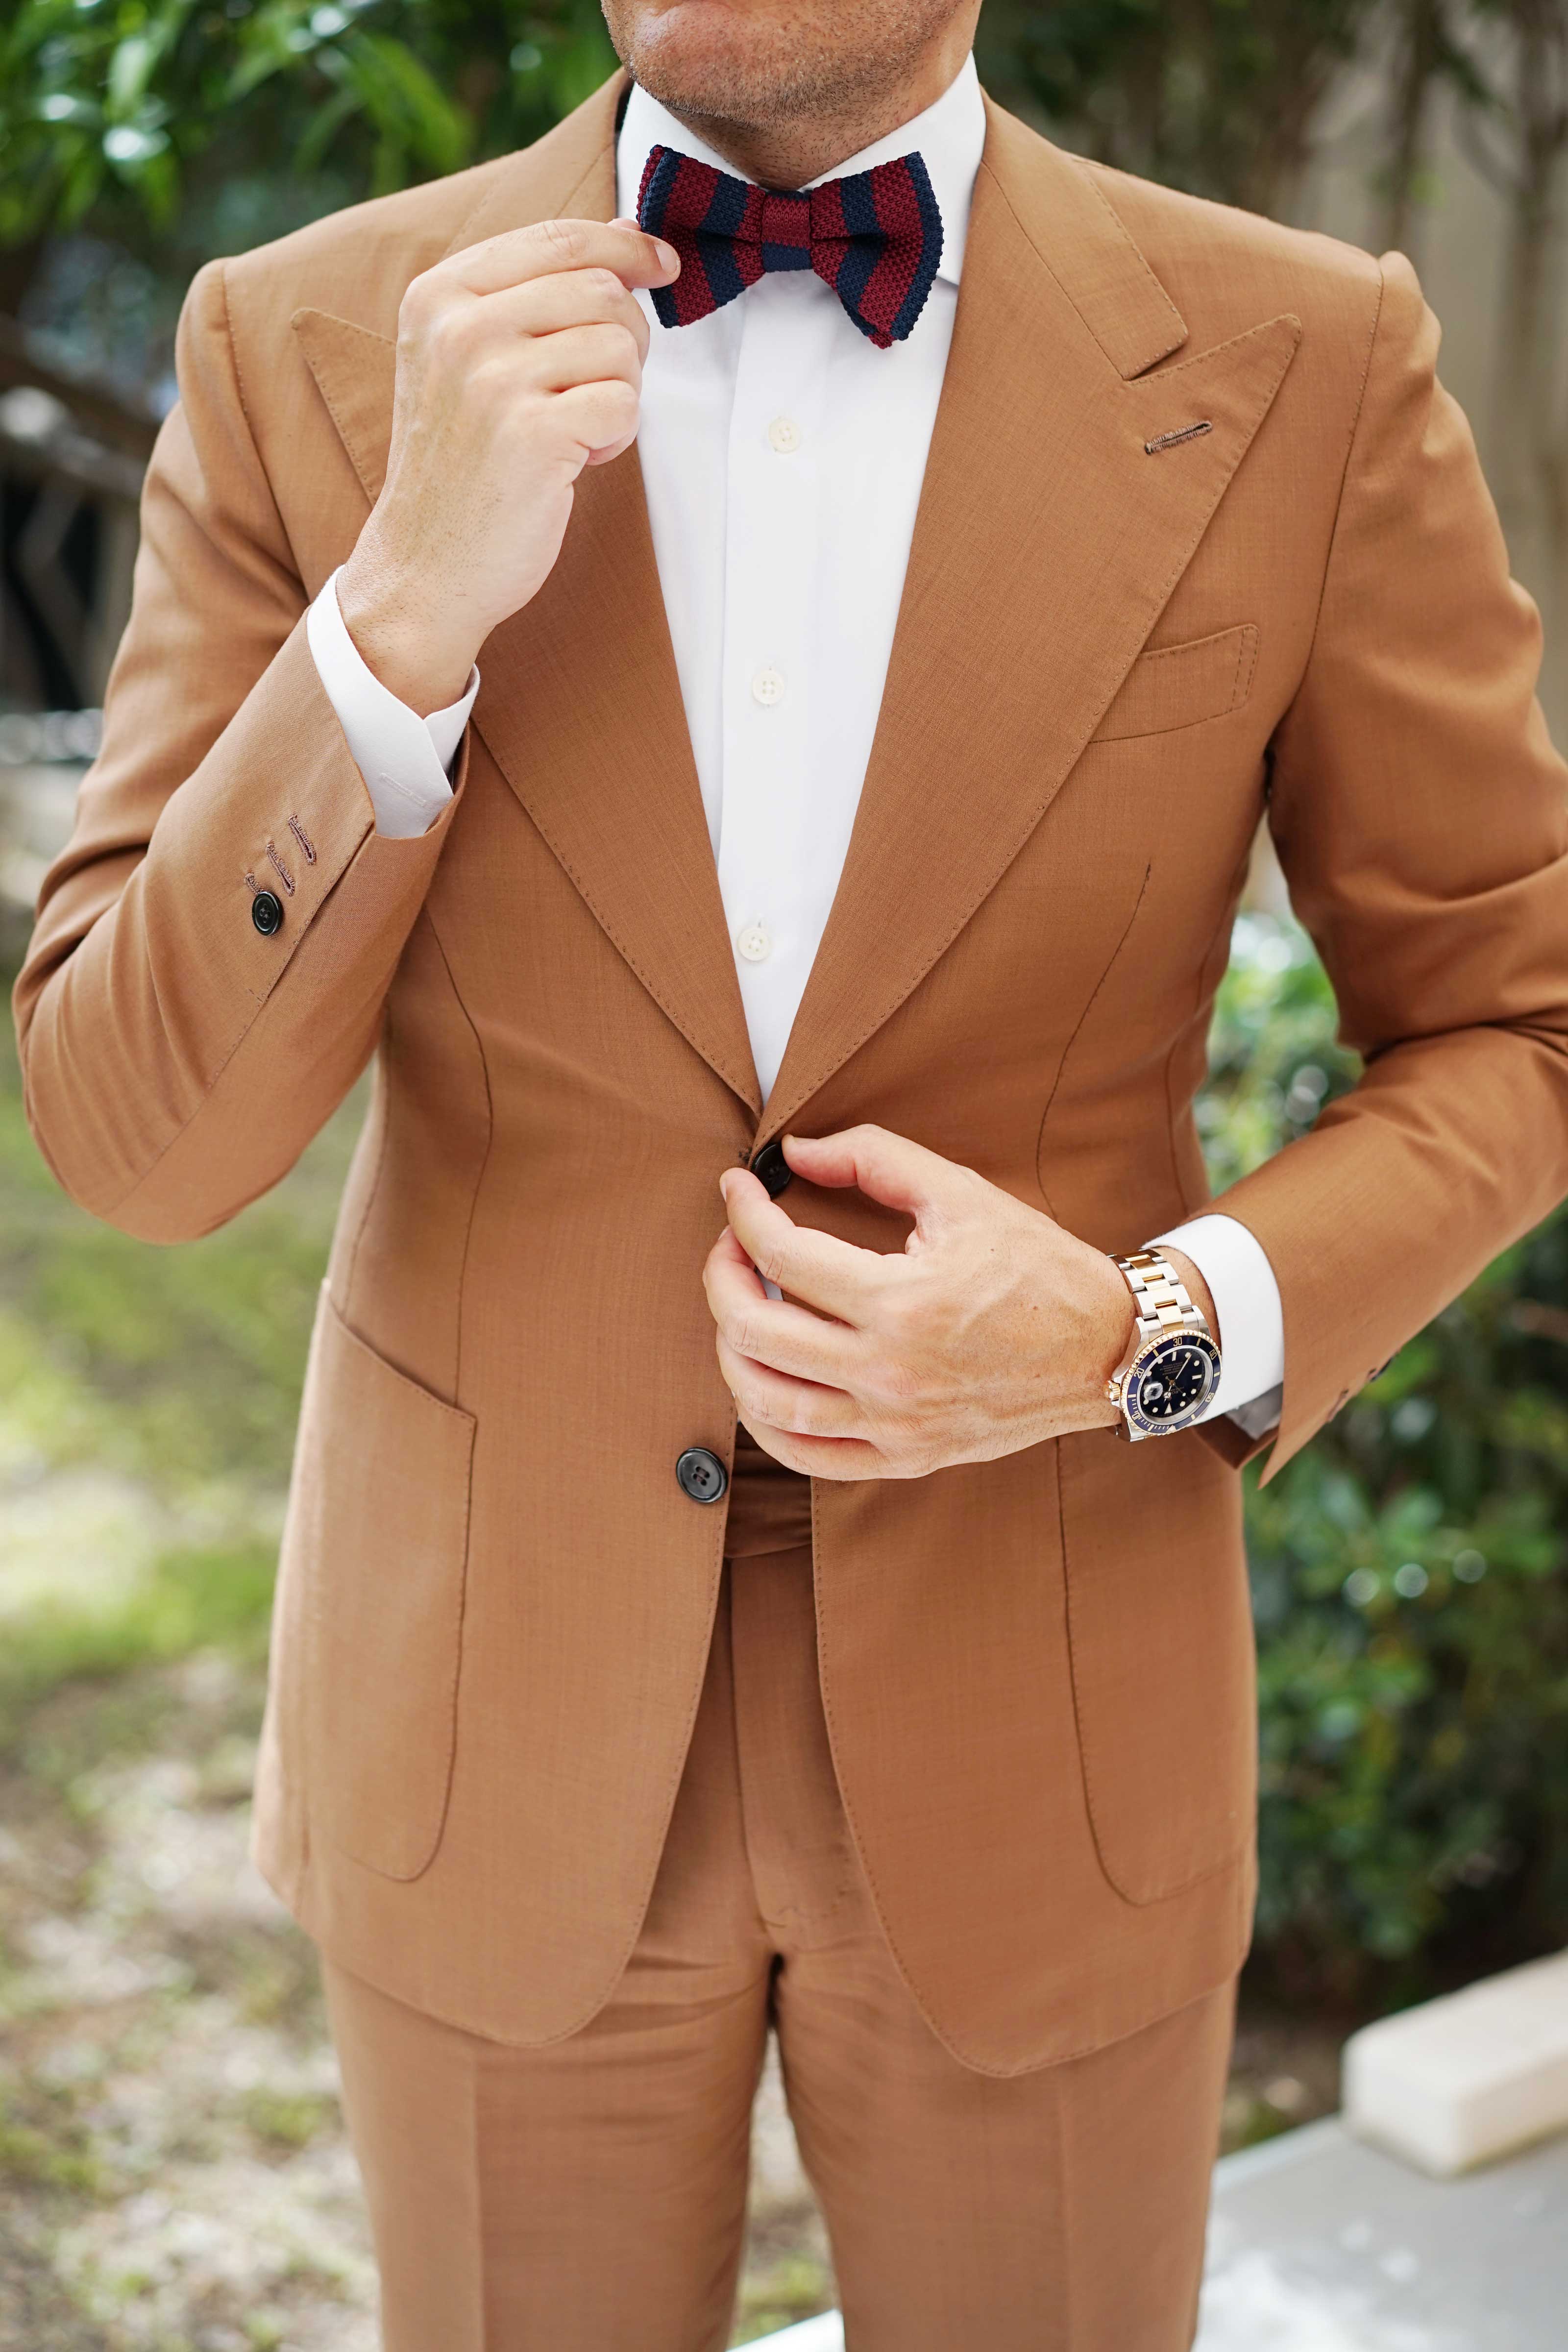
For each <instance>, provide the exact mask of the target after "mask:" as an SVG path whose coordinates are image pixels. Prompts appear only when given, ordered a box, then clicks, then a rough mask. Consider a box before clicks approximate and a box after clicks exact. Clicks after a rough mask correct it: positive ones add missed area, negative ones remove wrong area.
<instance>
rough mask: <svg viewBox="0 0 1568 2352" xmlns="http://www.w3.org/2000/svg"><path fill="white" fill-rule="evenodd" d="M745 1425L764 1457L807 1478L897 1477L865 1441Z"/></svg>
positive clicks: (859, 1438) (873, 1447) (764, 1424)
mask: <svg viewBox="0 0 1568 2352" xmlns="http://www.w3.org/2000/svg"><path fill="white" fill-rule="evenodd" d="M744 1418H745V1416H744V1415H743V1414H742V1420H743V1419H744ZM746 1426H747V1428H748V1429H751V1430H752V1436H753V1437H754V1438H755V1439H756V1441H757V1444H759V1445H760V1446H761V1447H762V1449H763V1453H764V1454H772V1456H773V1460H774V1461H775V1462H782V1463H783V1464H784V1468H785V1469H786V1470H798V1471H800V1472H801V1473H802V1475H804V1476H805V1477H807V1478H885V1477H888V1476H889V1475H894V1474H890V1473H889V1468H888V1465H887V1463H886V1461H885V1460H884V1459H883V1457H882V1455H881V1454H879V1453H878V1451H877V1449H876V1447H875V1446H874V1445H873V1444H870V1443H869V1441H868V1439H866V1438H862V1437H798V1436H792V1435H791V1434H789V1433H787V1432H786V1431H784V1430H782V1429H772V1428H770V1427H769V1426H768V1425H767V1423H763V1425H762V1426H761V1427H760V1428H756V1429H752V1424H751V1423H750V1422H747V1423H746Z"/></svg>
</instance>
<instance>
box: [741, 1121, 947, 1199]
mask: <svg viewBox="0 0 1568 2352" xmlns="http://www.w3.org/2000/svg"><path fill="white" fill-rule="evenodd" d="M784 1158H785V1159H786V1160H788V1162H789V1164H790V1166H791V1167H792V1168H793V1169H794V1170H795V1173H796V1175H797V1176H804V1177H805V1180H806V1181H807V1183H808V1184H833V1185H846V1184H853V1185H855V1186H856V1187H857V1189H858V1191H860V1192H864V1193H865V1194H866V1197H867V1198H868V1200H871V1201H879V1202H881V1203H882V1205H883V1207H884V1208H888V1209H899V1210H901V1211H902V1212H903V1213H904V1215H905V1216H909V1217H914V1218H915V1219H917V1220H918V1219H919V1218H920V1216H921V1213H922V1211H923V1212H926V1213H929V1212H930V1211H931V1210H932V1209H941V1208H942V1207H944V1206H946V1205H947V1204H948V1203H950V1202H952V1203H956V1202H958V1200H960V1199H961V1198H962V1197H963V1196H964V1195H965V1194H966V1193H967V1192H969V1190H970V1188H972V1187H973V1184H974V1182H975V1181H976V1179H975V1177H974V1173H973V1170H972V1169H968V1168H961V1167H960V1166H959V1165H958V1163H957V1162H956V1161H955V1160H944V1159H943V1158H942V1154H941V1153H940V1152H938V1151H928V1150H926V1148H925V1146H924V1144H923V1143H911V1142H910V1139H909V1138H908V1136H905V1135H894V1134H892V1133H891V1132H890V1131H889V1129H887V1128H885V1127H847V1128H845V1129H842V1130H841V1131H840V1132H839V1133H838V1134H837V1135H818V1136H805V1135H786V1136H785V1137H784Z"/></svg>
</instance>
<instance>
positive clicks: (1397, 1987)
mask: <svg viewBox="0 0 1568 2352" xmlns="http://www.w3.org/2000/svg"><path fill="white" fill-rule="evenodd" d="M1232 957H1233V960H1232V965H1231V970H1230V973H1229V975H1228V977H1227V979H1226V984H1225V987H1224V989H1223V991H1222V993H1221V999H1220V1003H1219V1007H1218V1010H1217V1014H1216V1018H1215V1025H1214V1031H1213V1035H1212V1038H1211V1047H1210V1052H1211V1080H1210V1086H1209V1090H1208V1092H1207V1095H1206V1096H1205V1099H1204V1101H1203V1103H1202V1104H1201V1105H1200V1112H1201V1116H1202V1118H1203V1122H1204V1127H1205V1148H1206V1150H1207V1151H1208V1154H1209V1159H1210V1166H1211V1171H1212V1173H1213V1175H1214V1179H1215V1183H1216V1185H1223V1184H1225V1183H1227V1182H1229V1181H1232V1180H1233V1179H1234V1178H1235V1177H1236V1176H1237V1175H1240V1174H1242V1173H1243V1172H1245V1171H1246V1170H1247V1168H1249V1167H1253V1166H1256V1165H1257V1163H1258V1160H1261V1159H1263V1158H1265V1157H1267V1155H1268V1152H1269V1151H1270V1150H1273V1149H1275V1148H1276V1147H1277V1145H1278V1143H1279V1142H1280V1141H1282V1140H1283V1141H1288V1140H1289V1139H1290V1138H1291V1137H1292V1136H1293V1135H1296V1134H1300V1133H1302V1132H1304V1131H1305V1129H1306V1128H1307V1127H1309V1126H1310V1124H1311V1121H1312V1118H1314V1117H1315V1116H1316V1113H1317V1110H1318V1108H1320V1107H1321V1103H1322V1102H1323V1101H1325V1100H1331V1099H1332V1097H1333V1096H1334V1095H1335V1094H1337V1093H1339V1092H1341V1091H1342V1089H1343V1087H1345V1086H1346V1085H1348V1084H1350V1083H1351V1082H1352V1079H1353V1076H1354V1070H1355V1066H1354V1063H1353V1061H1352V1058H1351V1057H1350V1056H1349V1055H1346V1054H1345V1053H1343V1052H1342V1049H1341V1048H1339V1047H1338V1046H1337V1045H1336V1044H1335V1042H1334V1027H1335V1014H1334V1006H1333V999H1332V995H1331V991H1330V989H1329V985H1328V982H1327V981H1326V979H1325V978H1324V976H1323V973H1322V971H1321V966H1320V965H1319V964H1318V962H1317V961H1316V959H1315V958H1314V957H1313V956H1312V954H1311V952H1310V946H1309V944H1308V942H1307V941H1306V940H1305V939H1304V937H1303V936H1302V935H1301V934H1300V932H1299V931H1297V930H1295V929H1294V928H1293V927H1290V926H1287V925H1281V924H1278V923H1274V922H1270V921H1268V920H1267V919H1262V918H1256V917H1253V918H1248V917H1244V918H1243V919H1242V920H1241V922H1240V923H1239V924H1238V926H1237V934H1236V939H1235V941H1234V945H1233V950H1232ZM1565 1371H1568V1214H1564V1213H1559V1214H1558V1215H1557V1216H1556V1217H1554V1218H1552V1220H1551V1221H1549V1222H1548V1223H1547V1224H1545V1225H1544V1226H1542V1228H1541V1229H1540V1230H1539V1231H1538V1232H1536V1233H1535V1234H1532V1235H1531V1236H1530V1237H1529V1238H1528V1239H1527V1240H1525V1241H1523V1242H1521V1243H1520V1244H1518V1245H1517V1246H1516V1247H1515V1248H1513V1249H1511V1250H1510V1251H1508V1252H1507V1253H1506V1254H1505V1255H1503V1256H1502V1257H1500V1259H1498V1261H1497V1262H1496V1263H1495V1264H1494V1265H1492V1266H1491V1267H1489V1270H1488V1271H1487V1273H1486V1274H1485V1275H1484V1276H1482V1277H1481V1279H1480V1280H1479V1282H1477V1283H1476V1284H1474V1285H1473V1286H1472V1287H1471V1288H1470V1289H1469V1290H1468V1292H1467V1293H1466V1294H1465V1296H1464V1297H1462V1298H1460V1299H1459V1300H1458V1301H1457V1302H1456V1303H1455V1305H1454V1306H1452V1307H1449V1308H1448V1309H1447V1312H1446V1313H1444V1314H1442V1315H1440V1316H1439V1317H1438V1318H1437V1319H1436V1322H1435V1323H1434V1324H1432V1325H1431V1326H1430V1327H1429V1328H1428V1329H1427V1330H1426V1331H1425V1332H1423V1333H1422V1334H1421V1336H1420V1337H1419V1338H1418V1339H1415V1340H1413V1341H1412V1342H1411V1344H1410V1345H1409V1346H1408V1347H1407V1348H1405V1349H1404V1350H1403V1351H1402V1353H1401V1354H1400V1355H1399V1356H1397V1357H1396V1358H1395V1360H1394V1362H1393V1364H1391V1365H1390V1366H1389V1368H1388V1370H1386V1371H1385V1372H1384V1374H1383V1376H1382V1378H1381V1379H1379V1380H1377V1381H1374V1382H1373V1384H1372V1386H1371V1387H1370V1388H1368V1389H1366V1390H1365V1391H1363V1394H1362V1395H1361V1396H1360V1397H1359V1398H1357V1399H1355V1400H1353V1401H1352V1403H1351V1405H1350V1406H1349V1407H1348V1409H1347V1410H1346V1411H1345V1412H1343V1413H1342V1415H1341V1416H1340V1417H1339V1419H1338V1420H1337V1421H1335V1422H1333V1423H1331V1425H1330V1426H1329V1428H1328V1429H1327V1430H1326V1431H1324V1432H1323V1433H1322V1434H1321V1436H1320V1437H1319V1438H1318V1439H1317V1441H1316V1442H1315V1444H1312V1445H1311V1446H1310V1447H1309V1448H1308V1450H1307V1451H1306V1452H1305V1453H1304V1454H1299V1455H1298V1456H1297V1458H1296V1459H1295V1461H1293V1462H1291V1463H1290V1464H1289V1465H1287V1467H1286V1468H1285V1469H1284V1471H1283V1472H1282V1473H1281V1474H1280V1475H1279V1478H1278V1479H1276V1480H1275V1481H1274V1482H1273V1483H1272V1484H1271V1485H1269V1486H1267V1487H1262V1486H1259V1485H1258V1481H1257V1476H1256V1474H1249V1477H1248V1492H1247V1535H1248V1549H1249V1553H1250V1558H1251V1563H1252V1584H1253V1601H1254V1609H1255V1613H1256V1617H1257V1622H1258V1656H1259V1698H1260V1714H1261V1738H1262V1755H1261V1763H1262V1790H1261V1807H1260V1834H1261V1862H1262V1886H1261V1895H1260V1900H1259V1906H1258V1946H1259V1954H1260V1958H1261V1959H1262V1961H1263V1962H1264V1963H1265V1965H1266V1966H1267V1967H1268V1968H1269V1969H1272V1970H1273V1972H1274V1973H1275V1975H1276V1976H1277V1978H1278V1979H1279V1982H1280V1983H1281V1985H1282V1987H1283V1988H1284V1989H1285V1990H1288V1991H1291V1992H1295V1993H1298V1994H1300V1993H1302V1992H1311V1993H1313V1994H1317V1995H1323V1994H1327V1995H1330V1996H1331V1997H1334V1998H1339V1999H1342V2000H1345V2001H1346V2002H1347V2003H1352V2004H1359V2003H1363V2002H1368V2001H1375V2002H1377V2003H1379V2004H1381V2003H1383V2002H1385V2001H1389V2000H1399V1999H1403V1998H1405V1997H1406V1996H1410V1995H1414V1994H1415V1993H1416V1992H1419V1991H1420V1990H1425V1989H1427V1988H1429V1987H1430V1985H1431V1984H1433V1983H1435V1982H1442V1981H1445V1980H1447V1979H1453V1978H1462V1977H1468V1976H1472V1975H1474V1974H1476V1973H1478V1971H1479V1970H1480V1969H1484V1968H1487V1967H1490V1966H1502V1965H1504V1964H1505V1963H1506V1962H1508V1961H1509V1960H1511V1959H1516V1958H1521V1957H1522V1956H1524V1955H1527V1954H1531V1953H1533V1952H1536V1951H1541V1950H1545V1949H1548V1948H1552V1947H1553V1946H1554V1945H1560V1944H1562V1943H1563V1941H1564V1940H1568V1550H1565V1546H1564V1541H1563V1530H1564V1528H1565V1526H1568V1385H1565V1381H1564V1373H1565Z"/></svg>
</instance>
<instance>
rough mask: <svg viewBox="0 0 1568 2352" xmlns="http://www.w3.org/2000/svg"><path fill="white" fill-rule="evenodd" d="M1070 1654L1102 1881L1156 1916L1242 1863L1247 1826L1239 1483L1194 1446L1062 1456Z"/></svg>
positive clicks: (1097, 1444)
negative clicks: (1150, 1906)
mask: <svg viewBox="0 0 1568 2352" xmlns="http://www.w3.org/2000/svg"><path fill="white" fill-rule="evenodd" d="M1060 1460H1061V1486H1060V1496H1061V1517H1062V1551H1063V1557H1064V1560H1065V1564H1066V1569H1067V1587H1068V1651H1069V1654H1070V1659H1071V1666H1072V1687H1073V1706H1074V1708H1075V1711H1076V1713H1077V1717H1078V1738H1079V1754H1080V1756H1081V1758H1082V1759H1083V1774H1084V1789H1085V1794H1086V1797H1087V1800H1088V1804H1089V1821H1090V1823H1091V1825H1092V1828H1093V1831H1094V1842H1095V1845H1096V1848H1097V1850H1098V1852H1099V1854H1100V1868H1101V1869H1102V1870H1103V1871H1104V1873H1105V1875H1106V1877H1107V1878H1108V1879H1109V1880H1110V1884H1111V1885H1112V1886H1114V1887H1115V1889H1116V1891H1117V1893H1118V1894H1119V1895H1123V1896H1125V1898H1126V1900H1127V1901H1128V1902H1129V1903H1139V1904H1142V1903H1158V1902H1161V1901H1162V1900H1163V1898H1164V1897H1165V1896H1167V1895H1176V1894H1179V1893H1180V1892H1181V1890H1182V1889H1183V1888H1184V1887H1185V1886H1190V1885H1193V1884H1194V1882H1195V1881H1196V1880H1198V1879H1200V1878H1206V1877H1208V1876H1209V1875H1210V1874H1212V1873H1214V1872H1215V1871H1220V1870H1225V1869H1226V1868H1228V1867H1229V1866H1230V1865H1231V1864H1234V1863H1235V1862H1237V1860H1239V1858H1240V1857H1241V1856H1242V1854H1243V1853H1246V1851H1247V1847H1248V1844H1249V1843H1250V1841H1251V1839H1252V1835H1253V1828H1254V1822H1255V1819H1256V1811H1257V1749H1258V1733H1257V1696H1256V1687H1255V1682H1256V1678H1255V1674H1254V1664H1253V1634H1252V1612H1251V1605H1250V1600H1249V1596H1248V1592H1247V1557H1246V1550H1245V1547H1244V1545H1243V1542H1242V1532H1241V1481H1240V1479H1239V1478H1238V1477H1237V1475H1236V1473H1235V1472H1234V1471H1233V1470H1231V1469H1229V1468H1228V1467H1227V1466H1226V1464H1225V1463H1224V1462H1223V1461H1222V1460H1221V1459H1220V1457H1219V1455H1218V1454H1216V1453H1215V1451H1214V1450H1213V1448H1212V1447H1211V1446H1209V1445H1208V1444H1205V1441H1204V1439H1203V1438H1201V1437H1200V1436H1198V1435H1197V1433H1195V1431H1194V1432H1189V1433H1188V1434H1187V1435H1185V1436H1184V1437H1166V1438H1162V1437H1154V1438H1146V1439H1144V1440H1143V1441H1142V1443H1141V1444H1135V1445H1121V1444H1117V1443H1116V1442H1115V1440H1114V1439H1112V1438H1110V1437H1108V1436H1102V1435H1100V1434H1099V1433H1093V1434H1088V1433H1086V1434H1084V1435H1080V1436H1076V1437H1068V1438H1064V1439H1063V1440H1062V1441H1061V1456H1060Z"/></svg>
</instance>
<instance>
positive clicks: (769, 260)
mask: <svg viewBox="0 0 1568 2352" xmlns="http://www.w3.org/2000/svg"><path fill="white" fill-rule="evenodd" d="M637 220H638V223H639V224H640V226H642V227H643V228H645V229H647V230H648V231H650V233H651V234H652V235H654V236H662V237H663V238H664V239H665V240H666V242H667V243H668V244H670V245H672V246H674V247H675V249H676V251H677V253H679V256H680V276H679V278H677V280H676V282H675V284H674V285H673V286H659V287H655V289H653V307H654V310H655V311H656V313H657V314H658V319H659V320H660V322H661V324H662V325H664V326H666V327H689V326H691V325H692V324H693V323H694V322H695V321H696V320H699V319H706V318H708V317H710V315H711V313H712V312H713V311H715V310H721V309H722V308H723V306H724V304H725V303H726V302H732V301H733V300H734V299H735V298H736V296H737V295H738V294H743V293H744V292H745V290H746V289H747V287H748V286H754V285H755V284H756V282H757V280H758V278H761V277H763V276H764V275H765V273H766V272H767V271H769V270H770V269H814V270H815V271H816V275H817V276H818V277H819V278H823V279H824V280H825V281H826V284H827V285H829V286H831V287H832V289H833V290H834V292H835V293H836V294H837V297H838V299H839V300H840V301H841V302H842V303H843V305H844V308H845V309H846V310H847V312H848V313H849V316H850V317H851V318H852V319H853V320H854V321H855V324H856V325H857V326H858V328H859V330H860V331H861V333H862V334H863V335H867V336H869V338H870V340H871V341H872V342H873V343H875V344H876V345H877V347H878V349H879V351H888V350H889V349H890V348H891V346H892V345H893V344H894V343H900V342H902V341H903V340H904V338H905V336H906V335H908V334H909V332H910V329H911V328H912V327H913V326H914V323H915V321H916V320H917V319H918V318H919V317H920V314H921V310H923V309H924V307H925V299H926V296H927V295H928V294H929V293H930V292H931V282H932V280H933V279H934V278H935V276H936V273H937V266H938V264H939V263H940V261H941V259H942V214H941V211H940V209H939V208H938V205H937V201H936V196H935V194H934V192H933V190H932V188H931V175H930V173H928V172H927V170H926V167H925V163H924V162H923V161H922V159H921V156H920V155H919V154H909V155H900V157H898V159H897V160H896V161H895V162H893V163H878V164H875V165H873V167H872V169H871V170H870V171H868V172H854V173H850V174H849V175H848V177H847V178H846V179H842V180H825V181H824V182H823V183H822V184H821V185H820V186H819V187H815V188H808V189H805V190H802V191H798V192H795V191H784V190H779V189H774V188H759V187H756V186H754V185H753V184H752V183H751V182H750V181H747V180H737V179H735V178H734V177H733V176H732V175H731V173H728V172H718V171H715V170H714V168H713V166H712V165H711V164H710V163H699V162H698V161H697V158H696V157H695V156H693V155H682V154H681V153H679V151H678V150H677V149H675V148H673V147H662V146H660V147H655V148H653V149H651V150H650V152H649V154H648V159H647V165H646V167H645V168H644V171H643V177H642V186H641V188H640V189H639V190H638V192H637Z"/></svg>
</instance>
